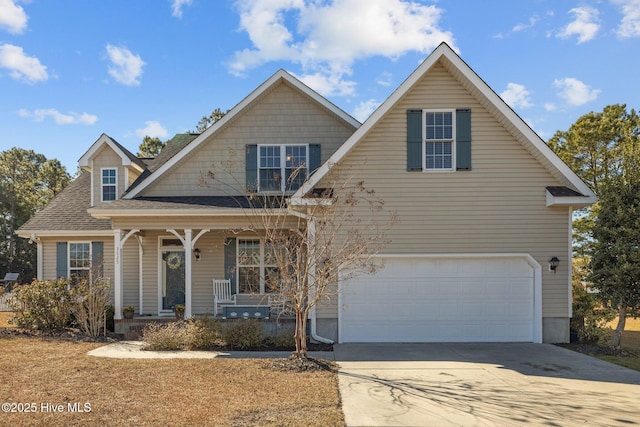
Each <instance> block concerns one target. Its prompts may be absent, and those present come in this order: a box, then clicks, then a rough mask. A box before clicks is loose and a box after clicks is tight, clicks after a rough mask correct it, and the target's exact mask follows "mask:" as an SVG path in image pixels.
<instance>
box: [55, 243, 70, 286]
mask: <svg viewBox="0 0 640 427" xmlns="http://www.w3.org/2000/svg"><path fill="white" fill-rule="evenodd" d="M67 273H68V271H67V242H57V243H56V278H60V277H64V278H65V279H66V278H67Z"/></svg>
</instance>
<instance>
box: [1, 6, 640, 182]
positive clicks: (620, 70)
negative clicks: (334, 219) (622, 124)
mask: <svg viewBox="0 0 640 427" xmlns="http://www.w3.org/2000/svg"><path fill="white" fill-rule="evenodd" d="M443 41H444V42H447V43H448V44H449V45H450V46H451V47H452V48H453V49H454V50H455V51H456V52H457V53H458V54H459V55H460V56H461V57H462V59H463V60H464V61H465V62H466V63H467V64H469V66H471V68H472V69H473V70H474V71H475V72H476V73H477V74H478V75H479V76H480V77H481V78H482V79H483V80H484V81H485V82H486V83H487V84H488V85H489V86H490V87H491V88H492V89H493V90H494V91H495V92H496V93H498V94H499V95H500V96H501V97H502V98H503V99H504V100H505V101H506V102H507V103H508V104H509V105H510V106H511V107H512V108H513V109H514V110H515V111H516V112H517V113H518V114H519V115H520V117H522V118H523V119H524V120H525V121H526V122H527V123H528V124H529V126H531V127H532V128H533V129H534V130H535V131H536V132H537V133H538V134H539V135H540V136H541V137H542V138H543V139H544V140H548V139H549V138H550V137H552V136H553V134H554V133H555V132H556V131H558V130H567V129H568V128H569V127H570V126H571V124H572V123H574V122H575V121H576V120H577V119H578V118H579V117H580V116H582V115H583V114H586V113H588V112H591V111H602V109H603V108H604V107H605V106H607V105H611V104H626V105H627V108H629V109H631V108H634V109H638V108H639V104H640V83H639V76H640V67H639V65H640V0H584V1H583V0H518V1H513V0H484V1H480V0H434V1H427V0H413V1H403V0H333V1H328V0H241V1H240V0H238V1H234V0H218V1H211V0H136V1H131V0H109V1H97V0H96V1H77V0H0V151H4V150H8V149H10V148H12V147H21V148H25V149H32V150H34V151H36V152H38V153H42V154H44V155H45V156H46V157H47V158H49V159H51V158H57V159H59V160H60V161H61V162H62V164H63V165H64V166H65V167H66V168H67V170H68V171H69V172H70V173H72V174H73V173H75V172H76V170H77V161H78V159H79V158H80V157H81V156H82V155H83V154H84V153H85V152H86V151H87V150H88V149H89V147H90V146H91V144H93V142H95V141H96V140H97V139H98V138H99V137H100V135H101V134H102V133H106V134H107V135H109V136H111V137H112V138H114V139H115V140H117V141H118V142H120V143H121V144H122V145H124V146H125V147H127V148H128V149H129V150H131V151H132V152H133V153H134V154H135V153H136V152H137V150H138V146H139V144H140V143H141V142H142V138H143V137H144V136H145V135H149V136H154V137H159V138H160V139H162V140H166V139H169V138H171V137H172V136H173V135H174V134H176V133H182V132H186V131H189V130H195V128H196V124H197V123H198V121H199V120H200V118H201V117H203V116H205V115H208V114H209V113H211V111H213V110H214V109H216V108H220V109H222V110H223V111H226V110H228V109H230V108H232V107H233V106H234V105H236V104H237V103H239V102H240V101H242V99H243V98H245V97H246V96H247V95H249V94H250V93H251V91H253V90H254V89H255V88H257V87H258V86H259V85H260V84H261V83H263V82H264V81H265V80H266V79H268V78H269V77H270V76H271V75H272V74H274V73H275V72H276V71H278V70H279V69H285V70H286V71H288V72H290V73H291V74H293V75H294V76H296V77H297V78H299V79H300V80H301V81H303V82H304V83H306V84H307V85H308V86H310V87H311V88H312V89H314V90H316V91H317V92H318V93H320V94H321V95H323V96H324V97H326V98H327V99H329V100H330V101H331V102H333V103H334V104H335V105H337V106H338V107H339V108H341V109H342V110H344V111H345V112H347V113H349V114H351V115H352V116H353V117H355V118H356V119H358V120H359V121H361V122H362V121H364V120H365V119H366V118H367V117H368V116H369V115H370V114H371V113H372V112H373V111H374V110H375V108H376V107H377V106H379V105H380V104H381V103H382V102H383V101H384V100H385V99H386V98H387V97H388V96H389V95H390V94H391V93H392V92H393V91H394V90H395V89H396V88H397V87H398V86H399V85H400V84H401V83H402V81H403V80H404V79H406V78H407V77H408V76H409V74H410V73H411V72H412V71H413V70H414V69H415V68H416V67H417V66H418V65H419V64H420V63H421V62H422V61H423V60H424V59H425V58H426V57H427V56H428V55H429V53H431V52H432V51H433V50H434V49H435V48H436V47H437V46H438V45H439V44H440V43H441V42H443Z"/></svg>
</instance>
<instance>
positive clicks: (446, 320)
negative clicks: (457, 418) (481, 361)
mask: <svg viewBox="0 0 640 427" xmlns="http://www.w3.org/2000/svg"><path fill="white" fill-rule="evenodd" d="M384 263H385V268H383V269H382V270H381V271H380V272H379V273H377V274H376V275H375V276H373V277H371V276H366V277H361V278H357V279H354V280H351V281H349V282H347V283H344V284H342V288H341V307H340V341H341V342H358V341H390V342H429V341H432V342H460V341H475V342H483V341H532V340H533V323H534V316H533V295H534V289H533V269H532V268H531V266H529V264H528V263H527V262H526V261H525V260H523V259H518V258H505V259H494V258H476V259H427V258H423V259H420V258H411V259H386V260H384Z"/></svg>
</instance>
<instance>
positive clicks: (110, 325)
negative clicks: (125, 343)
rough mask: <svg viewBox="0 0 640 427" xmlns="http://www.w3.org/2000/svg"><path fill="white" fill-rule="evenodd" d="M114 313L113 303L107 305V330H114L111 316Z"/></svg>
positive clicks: (114, 325) (114, 326)
mask: <svg viewBox="0 0 640 427" xmlns="http://www.w3.org/2000/svg"><path fill="white" fill-rule="evenodd" d="M115 313H116V309H115V307H114V306H113V305H111V304H109V305H108V306H107V331H110V332H114V331H115V330H116V324H115V321H114V320H113V317H114V315H115Z"/></svg>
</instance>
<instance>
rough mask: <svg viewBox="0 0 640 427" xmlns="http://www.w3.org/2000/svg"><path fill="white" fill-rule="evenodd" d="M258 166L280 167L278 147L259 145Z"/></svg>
mask: <svg viewBox="0 0 640 427" xmlns="http://www.w3.org/2000/svg"><path fill="white" fill-rule="evenodd" d="M260 167H261V168H279V167H280V147H278V146H267V147H260Z"/></svg>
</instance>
